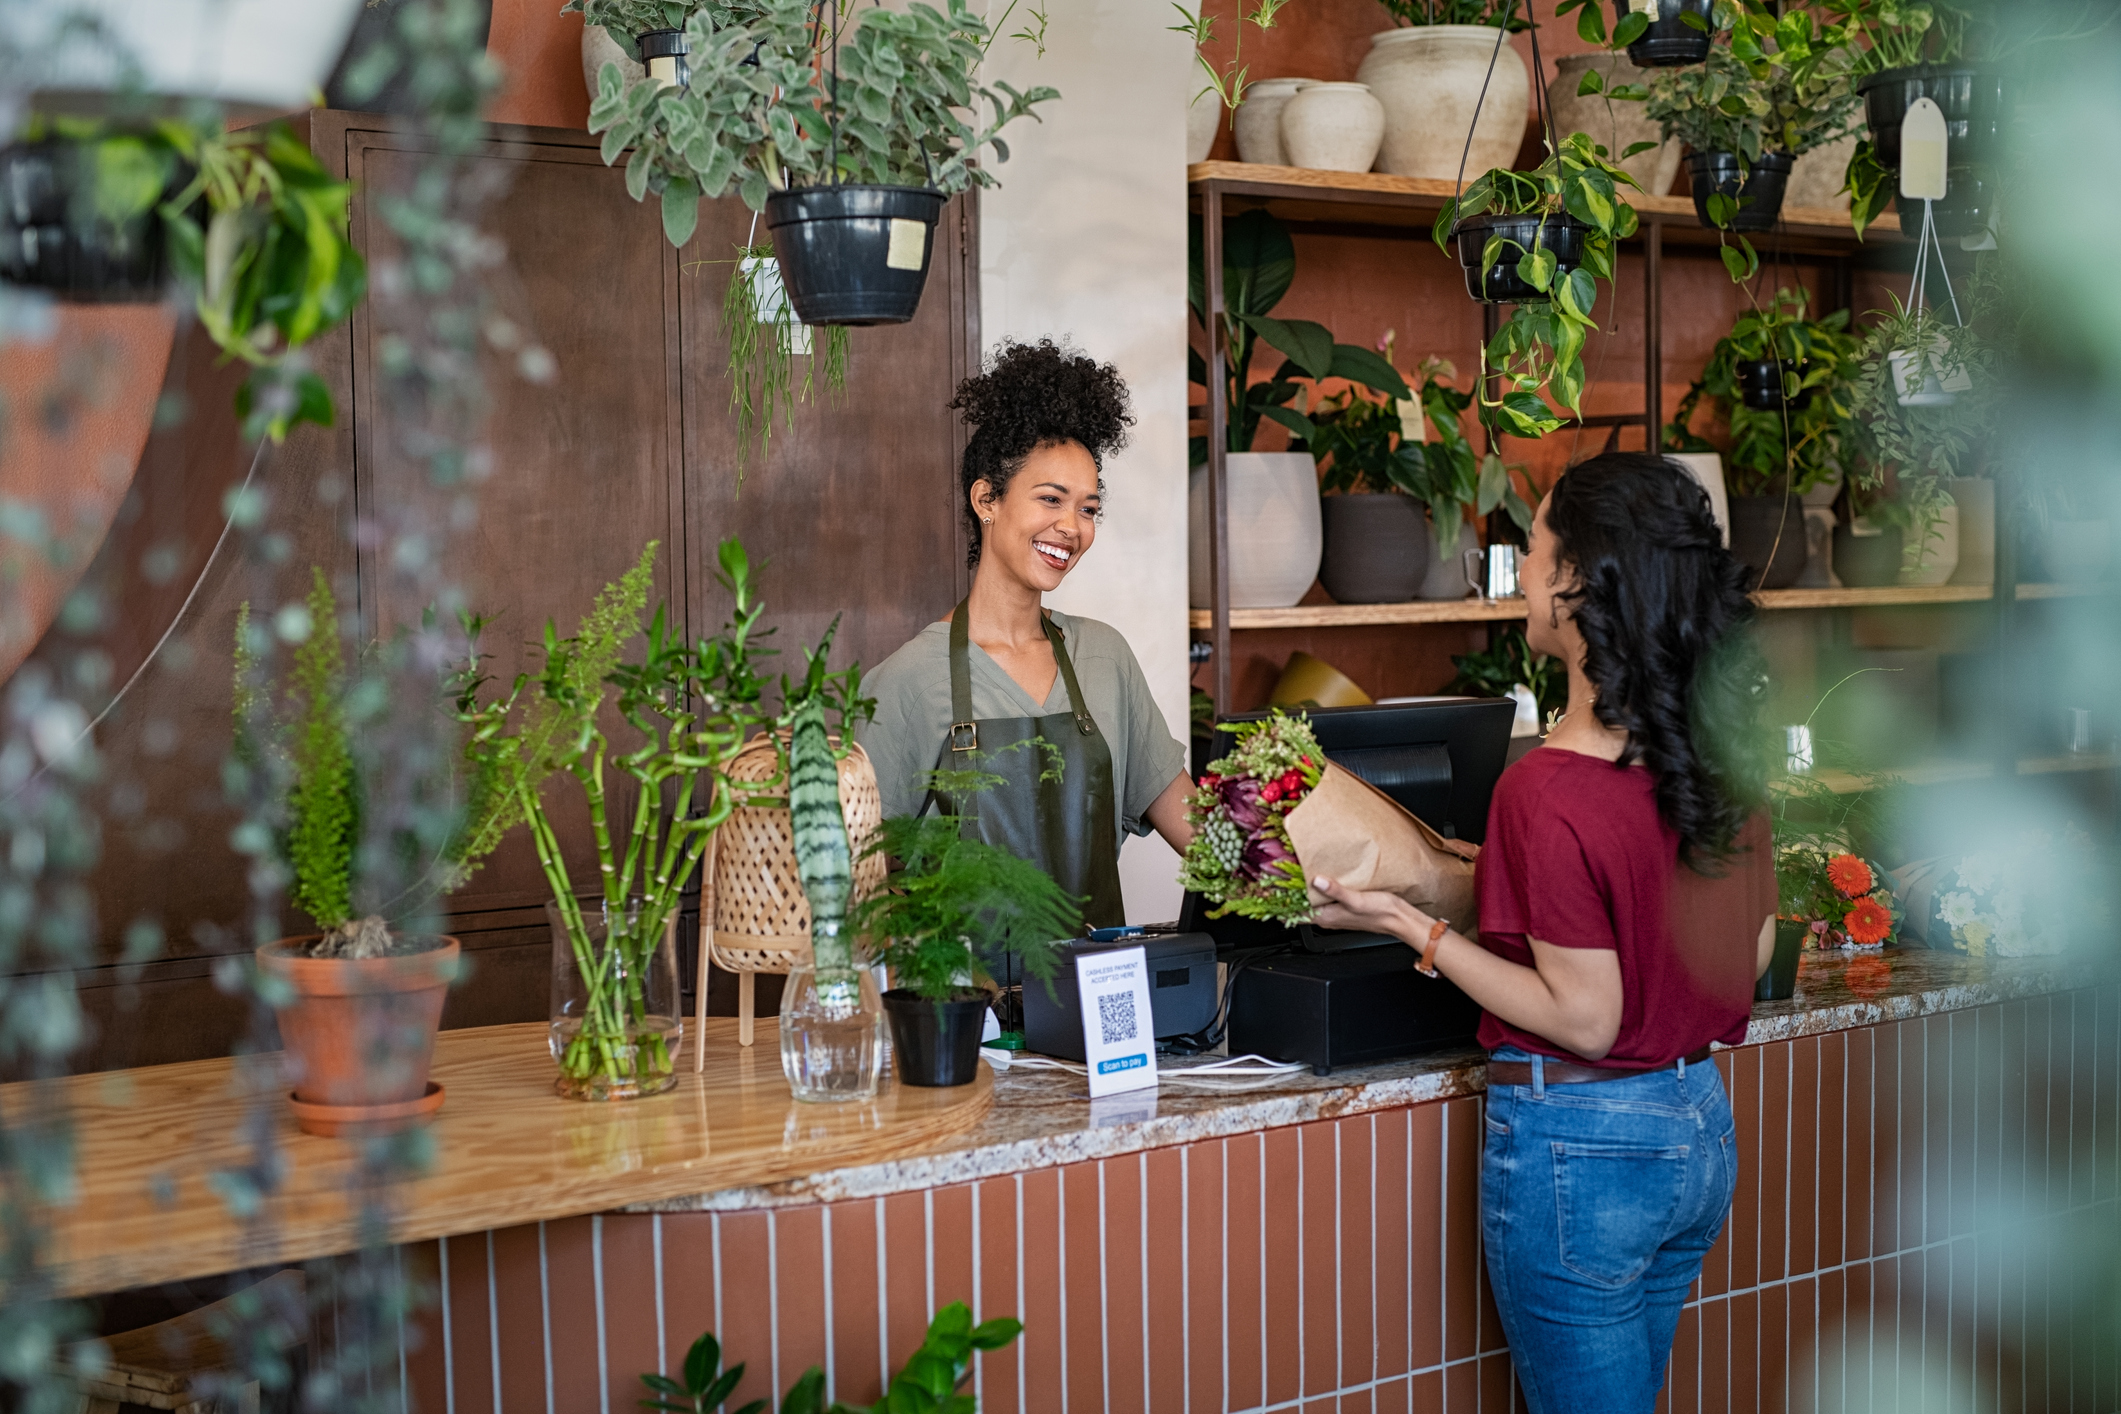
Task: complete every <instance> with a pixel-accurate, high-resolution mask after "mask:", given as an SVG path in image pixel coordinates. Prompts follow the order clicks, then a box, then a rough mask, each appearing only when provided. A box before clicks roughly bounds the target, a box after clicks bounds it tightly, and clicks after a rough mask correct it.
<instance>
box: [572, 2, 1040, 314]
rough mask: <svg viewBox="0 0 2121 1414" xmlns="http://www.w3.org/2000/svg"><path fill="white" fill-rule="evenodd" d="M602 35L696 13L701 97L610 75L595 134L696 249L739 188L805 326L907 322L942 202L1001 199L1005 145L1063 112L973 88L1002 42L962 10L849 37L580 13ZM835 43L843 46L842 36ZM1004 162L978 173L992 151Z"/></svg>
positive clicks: (762, 15)
mask: <svg viewBox="0 0 2121 1414" xmlns="http://www.w3.org/2000/svg"><path fill="white" fill-rule="evenodd" d="M566 8H568V9H571V10H573V9H579V10H580V11H581V12H582V14H583V15H584V17H585V18H586V19H587V20H588V21H589V22H590V23H592V24H602V25H604V26H605V27H606V28H608V29H617V30H619V31H621V32H628V33H631V32H637V31H639V30H640V29H642V28H645V26H643V25H642V24H641V23H640V22H641V20H642V19H643V18H644V17H645V16H646V15H647V14H648V12H649V11H653V12H654V13H655V14H658V15H662V16H664V17H665V23H673V22H674V19H675V15H674V14H673V12H677V13H680V14H682V15H683V16H684V18H683V23H682V29H683V39H684V41H685V44H686V46H687V47H688V49H689V51H690V52H689V54H688V55H687V56H686V57H687V62H688V63H689V67H690V74H691V84H690V86H689V87H682V86H673V87H658V86H656V85H655V84H653V83H650V82H645V81H644V82H640V83H636V84H634V85H633V86H631V87H628V86H627V84H626V81H625V78H624V76H623V75H622V74H621V73H620V71H619V67H618V65H616V64H606V65H605V66H604V67H603V69H602V70H601V71H600V72H599V74H598V75H597V94H596V100H595V102H594V103H593V104H592V105H591V107H590V112H589V127H590V131H592V132H601V133H602V134H603V135H604V143H603V154H604V160H605V161H606V162H616V161H617V160H618V158H619V156H620V154H621V153H623V152H626V151H627V150H628V149H631V150H632V154H633V155H632V156H631V157H630V158H629V159H628V161H627V164H626V187H627V191H628V192H629V194H631V195H632V196H633V197H634V198H635V199H636V200H639V199H642V198H643V197H646V196H647V195H649V194H650V193H654V194H656V195H657V196H659V197H660V198H661V201H662V208H663V230H664V234H665V235H666V236H667V237H668V238H669V240H670V242H671V244H673V245H683V244H684V243H685V242H686V241H687V240H689V239H690V238H691V236H692V233H693V230H694V229H695V227H696V226H697V224H698V221H699V203H700V201H701V200H702V199H703V198H706V197H719V196H722V195H724V194H725V193H727V192H728V191H730V190H731V189H732V188H733V189H734V190H735V191H736V192H737V194H738V195H739V196H741V197H742V198H743V200H744V204H745V205H747V206H749V207H750V208H751V209H752V210H753V211H763V212H764V213H765V216H766V224H767V227H768V229H769V230H770V231H771V233H772V238H773V245H774V251H775V254H776V256H777V258H778V260H779V263H780V266H781V283H782V285H783V286H784V288H785V289H786V290H787V293H788V298H789V300H790V302H791V303H792V304H793V305H794V308H795V313H796V317H797V318H798V319H800V320H801V321H802V322H804V323H806V324H852V325H861V324H898V323H904V322H905V321H907V320H909V319H911V318H912V317H913V315H914V311H915V310H916V309H917V308H918V307H919V304H920V296H921V290H922V287H923V286H924V285H925V283H926V281H927V275H928V265H929V261H930V257H931V255H932V253H933V246H934V233H935V225H936V221H937V219H938V217H939V216H940V214H941V212H942V206H943V203H944V201H946V200H947V199H948V198H950V197H952V196H954V195H956V194H957V193H959V192H962V191H964V190H965V189H966V188H967V187H970V186H975V185H977V186H993V185H995V177H994V175H993V173H992V171H991V170H990V167H991V166H993V165H998V164H999V163H1001V162H1004V161H1006V160H1007V159H1008V155H1009V150H1008V146H1007V144H1006V143H1004V142H1003V141H1002V140H1001V138H1000V136H999V134H1000V130H1001V129H1002V128H1003V127H1005V126H1006V125H1007V124H1009V123H1011V122H1013V121H1014V120H1016V119H1017V118H1020V117H1023V116H1025V115H1026V114H1030V113H1032V111H1033V109H1034V108H1035V107H1036V105H1038V104H1040V103H1044V102H1048V101H1050V100H1052V99H1055V98H1058V97H1059V96H1060V95H1059V93H1058V92H1057V91H1056V90H1054V89H1051V88H1046V87H1038V88H1032V89H1028V90H1021V91H1020V90H1018V89H1016V88H1013V87H1011V86H1010V85H1008V84H1006V83H996V84H995V85H994V86H992V87H988V86H986V85H983V84H980V83H978V82H977V81H976V74H977V70H978V68H979V64H980V61H981V60H982V59H983V58H984V57H985V54H986V51H987V47H988V45H989V43H990V42H991V41H992V38H993V36H992V32H991V31H990V30H989V29H988V27H987V24H986V22H985V21H984V20H983V19H981V18H980V16H979V15H978V14H976V13H974V12H973V11H972V10H971V9H970V8H969V7H968V6H967V4H966V3H965V0H949V3H948V6H947V9H946V10H938V9H935V8H932V7H930V6H927V5H921V6H915V7H912V8H909V9H907V10H905V11H898V10H892V9H886V8H884V7H882V6H876V7H873V8H870V9H866V10H863V11H862V12H861V13H860V16H859V18H858V19H857V20H856V21H855V22H854V23H853V24H852V25H851V26H845V25H842V23H841V19H842V16H841V13H840V6H839V4H838V3H837V0H756V3H753V4H748V5H746V6H744V7H741V9H739V10H732V9H730V8H729V7H726V6H712V7H710V6H708V5H707V4H706V0H653V2H652V3H651V0H570V3H569V4H568V5H567V7H566ZM835 35H839V36H840V42H839V43H838V44H837V45H835V44H834V43H833V37H834V36H835ZM990 147H991V148H992V149H993V156H992V159H991V161H989V162H984V163H980V164H978V165H974V162H973V159H974V158H976V157H978V156H980V154H981V153H982V152H983V151H984V150H985V149H987V148H990Z"/></svg>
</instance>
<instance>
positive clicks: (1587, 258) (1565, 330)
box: [1434, 133, 1640, 437]
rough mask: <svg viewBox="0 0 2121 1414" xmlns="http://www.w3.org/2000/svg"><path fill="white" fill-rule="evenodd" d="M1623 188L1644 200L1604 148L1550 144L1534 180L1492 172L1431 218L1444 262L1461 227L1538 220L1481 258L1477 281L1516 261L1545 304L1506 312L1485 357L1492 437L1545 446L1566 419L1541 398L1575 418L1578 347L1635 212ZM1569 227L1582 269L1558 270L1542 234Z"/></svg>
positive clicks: (1490, 242) (1483, 402) (1580, 137)
mask: <svg viewBox="0 0 2121 1414" xmlns="http://www.w3.org/2000/svg"><path fill="white" fill-rule="evenodd" d="M1623 185H1626V186H1631V187H1636V188H1637V190H1640V187H1639V184H1638V183H1637V182H1636V181H1635V179H1634V178H1633V177H1631V176H1629V175H1628V174H1627V173H1626V172H1623V171H1622V170H1621V169H1620V168H1618V167H1616V166H1614V165H1613V164H1612V163H1611V162H1609V161H1608V160H1607V152H1606V149H1605V148H1604V147H1603V146H1602V145H1600V144H1598V143H1595V142H1593V141H1592V140H1591V139H1590V137H1589V136H1588V135H1586V134H1584V133H1571V134H1569V136H1568V137H1566V138H1563V139H1562V140H1561V143H1560V144H1559V146H1555V145H1553V144H1551V143H1550V144H1549V145H1548V149H1547V160H1546V161H1544V162H1542V163H1540V164H1539V166H1538V167H1536V168H1534V169H1533V170H1532V171H1530V172H1511V171H1507V170H1505V169H1503V168H1500V167H1497V168H1495V169H1493V170H1492V171H1489V172H1486V173H1483V174H1482V175H1481V176H1480V177H1478V178H1476V179H1475V180H1474V181H1473V182H1472V183H1471V184H1470V185H1468V186H1467V187H1466V189H1465V191H1464V193H1463V194H1461V195H1460V196H1459V197H1458V198H1457V199H1455V200H1453V201H1451V202H1449V203H1447V204H1446V205H1445V206H1444V208H1443V210H1442V211H1440V212H1438V213H1437V216H1436V227H1435V232H1434V234H1435V238H1436V244H1437V246H1438V247H1439V248H1441V249H1443V250H1444V251H1446V252H1448V251H1449V250H1450V249H1451V244H1450V243H1451V238H1452V236H1453V235H1454V233H1455V232H1456V231H1457V228H1458V226H1459V225H1460V223H1462V222H1465V221H1469V220H1472V219H1473V218H1475V217H1478V216H1485V215H1489V214H1494V215H1536V216H1538V217H1539V218H1540V221H1539V226H1538V231H1537V233H1536V234H1535V235H1534V237H1533V240H1532V243H1531V244H1530V245H1529V246H1527V245H1525V244H1523V243H1522V242H1519V241H1516V240H1512V239H1510V238H1509V237H1506V236H1503V235H1501V234H1499V233H1497V234H1490V235H1489V236H1488V237H1487V240H1486V242H1485V243H1484V244H1483V246H1482V248H1481V255H1480V269H1481V274H1482V276H1483V277H1485V276H1486V275H1487V272H1489V271H1491V270H1493V269H1494V268H1495V266H1496V265H1497V264H1498V263H1499V262H1500V261H1502V260H1503V259H1505V258H1506V257H1508V255H1509V253H1510V252H1512V251H1514V252H1516V255H1515V266H1516V270H1517V274H1518V276H1519V278H1521V279H1522V280H1524V281H1525V283H1527V284H1529V285H1530V286H1531V287H1532V288H1533V289H1535V290H1537V291H1539V292H1540V293H1542V294H1543V295H1545V296H1546V298H1545V299H1543V300H1540V301H1538V302H1536V303H1528V304H1520V305H1516V306H1514V307H1512V309H1511V310H1510V317H1509V318H1508V319H1506V320H1504V321H1503V325H1502V327H1501V328H1500V329H1498V330H1496V332H1495V337H1494V338H1492V339H1490V340H1489V341H1488V343H1487V345H1486V347H1485V348H1483V349H1482V350H1481V392H1480V409H1481V420H1482V421H1483V422H1485V423H1486V424H1487V425H1488V426H1490V427H1491V428H1493V429H1495V430H1496V431H1499V432H1506V433H1509V434H1511V435H1514V436H1518V437H1544V436H1545V435H1546V434H1547V433H1549V432H1552V431H1553V430H1554V429H1556V428H1557V427H1559V426H1561V424H1562V422H1563V421H1564V419H1563V418H1561V417H1560V416H1557V415H1556V414H1555V412H1554V409H1553V408H1552V407H1550V406H1549V405H1548V403H1547V400H1546V398H1544V397H1542V396H1540V392H1541V390H1542V389H1544V390H1545V391H1546V392H1547V393H1548V394H1550V395H1551V396H1552V398H1553V400H1554V401H1555V402H1556V403H1558V404H1560V405H1561V407H1562V408H1564V409H1566V410H1567V411H1568V412H1570V413H1574V414H1577V415H1578V416H1580V415H1581V413H1582V409H1581V406H1580V405H1581V402H1582V399H1583V383H1584V373H1583V347H1584V342H1585V340H1586V338H1587V337H1588V336H1589V334H1590V332H1591V331H1592V330H1593V329H1596V328H1597V327H1598V324H1597V322H1596V321H1595V320H1594V319H1593V318H1592V317H1591V315H1592V311H1593V310H1595V309H1596V308H1597V304H1598V282H1600V281H1603V282H1604V283H1605V284H1607V285H1608V286H1610V285H1611V284H1612V282H1613V258H1614V249H1615V245H1616V243H1617V242H1619V241H1623V240H1626V239H1627V238H1628V237H1629V236H1632V235H1633V234H1635V227H1636V218H1635V208H1633V207H1632V206H1630V205H1628V204H1627V202H1626V201H1625V200H1624V199H1622V197H1621V195H1620V188H1621V187H1622V186H1623ZM1570 222H1573V223H1574V224H1575V225H1576V226H1578V227H1579V228H1580V232H1581V241H1582V248H1583V260H1582V263H1581V264H1580V265H1578V266H1576V267H1575V268H1573V269H1564V268H1562V265H1561V262H1560V260H1559V258H1558V257H1557V256H1556V255H1555V253H1554V250H1553V248H1552V247H1551V246H1550V245H1549V244H1548V236H1547V232H1548V230H1549V228H1550V227H1559V226H1561V225H1562V224H1563V223H1570ZM1490 374H1494V375H1499V376H1500V377H1501V379H1502V383H1503V392H1502V395H1501V396H1500V397H1496V398H1490V397H1489V396H1488V392H1487V380H1488V377H1489V375H1490Z"/></svg>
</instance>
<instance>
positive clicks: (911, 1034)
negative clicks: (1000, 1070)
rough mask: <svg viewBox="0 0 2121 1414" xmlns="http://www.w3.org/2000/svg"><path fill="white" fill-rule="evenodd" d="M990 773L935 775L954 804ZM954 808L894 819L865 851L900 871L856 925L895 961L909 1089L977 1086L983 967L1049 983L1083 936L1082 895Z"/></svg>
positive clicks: (891, 1006)
mask: <svg viewBox="0 0 2121 1414" xmlns="http://www.w3.org/2000/svg"><path fill="white" fill-rule="evenodd" d="M992 779H993V778H992V777H985V776H983V775H982V774H981V773H980V772H978V771H937V772H933V773H931V784H932V786H933V787H934V789H935V790H936V791H937V792H938V793H940V794H941V795H942V796H944V797H945V798H946V799H949V800H952V801H962V800H965V799H966V798H967V797H968V796H970V795H972V794H976V793H977V792H978V791H979V790H980V789H982V788H984V786H985V784H986V783H987V782H989V781H991V780H992ZM964 824H965V821H964V819H963V818H962V817H961V816H960V815H958V814H956V813H952V814H947V815H921V816H894V817H892V818H890V819H887V820H885V821H884V823H883V826H882V828H881V829H880V830H879V831H878V833H877V838H876V841H875V842H874V843H873V844H871V845H870V846H869V848H870V849H871V850H872V851H874V852H876V853H879V854H883V855H886V856H888V857H889V858H890V859H891V860H892V862H893V867H892V870H891V874H890V877H889V879H888V881H887V885H886V888H885V891H884V892H883V893H880V894H878V895H877V896H876V897H874V898H871V899H869V900H867V901H866V902H864V903H862V904H859V905H857V906H856V907H855V908H854V909H853V911H852V912H851V913H850V915H849V919H850V922H851V924H852V926H853V927H854V929H855V930H856V931H857V932H859V933H861V934H862V935H863V936H865V937H867V938H868V939H869V940H870V955H871V956H872V957H873V958H874V959H875V960H876V961H878V962H881V963H883V964H885V965H886V966H887V967H889V968H890V969H891V979H892V981H893V983H894V984H895V985H894V986H893V987H892V988H891V990H889V991H887V992H885V993H884V1016H885V1019H886V1020H887V1021H888V1022H889V1023H890V1026H891V1053H892V1057H893V1060H892V1064H893V1066H894V1067H895V1069H896V1071H897V1073H898V1078H899V1079H900V1080H901V1081H903V1082H905V1083H906V1084H908V1085H923V1086H951V1085H969V1084H971V1083H972V1081H973V1079H974V1078H975V1077H976V1076H977V1074H978V1067H979V1038H980V1028H981V1024H982V1022H983V1020H984V1018H985V1016H986V1012H987V1006H988V1003H989V1001H990V999H991V996H992V991H991V979H990V978H989V977H988V975H987V964H988V963H989V962H992V961H995V960H998V959H1000V958H1002V957H1010V958H1013V959H1014V960H1015V962H1016V963H1017V964H1018V965H1019V966H1021V968H1022V969H1023V972H1024V973H1025V974H1026V975H1028V976H1030V977H1034V978H1037V979H1038V980H1039V981H1041V982H1044V981H1046V980H1047V979H1049V978H1051V977H1052V976H1053V971H1054V968H1055V966H1056V959H1057V956H1058V953H1057V951H1056V948H1055V944H1056V943H1059V942H1061V941H1064V940H1066V939H1068V938H1073V937H1076V936H1078V935H1079V934H1080V933H1081V932H1082V924H1083V916H1082V907H1081V905H1080V903H1079V902H1078V901H1077V900H1075V899H1073V898H1070V897H1069V896H1068V895H1067V894H1066V893H1064V892H1062V890H1061V887H1060V885H1058V884H1056V883H1054V882H1053V879H1052V876H1050V875H1048V874H1047V873H1046V872H1045V871H1044V870H1043V869H1040V868H1038V867H1037V866H1036V865H1034V864H1028V863H1026V862H1025V861H1023V860H1021V859H1019V858H1017V857H1016V856H1015V855H1013V854H1011V853H1009V852H1008V851H1007V850H1004V849H997V848H995V847H994V846H993V845H989V844H983V843H981V842H980V841H979V840H976V839H971V838H968V837H967V836H966V835H965V834H964V828H963V827H964Z"/></svg>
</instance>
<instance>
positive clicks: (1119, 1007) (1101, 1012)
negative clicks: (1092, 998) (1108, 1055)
mask: <svg viewBox="0 0 2121 1414" xmlns="http://www.w3.org/2000/svg"><path fill="white" fill-rule="evenodd" d="M1097 1024H1098V1027H1099V1029H1101V1030H1102V1031H1103V1032H1104V1035H1105V1041H1104V1044H1106V1045H1108V1046H1115V1045H1118V1044H1119V1043H1120V1042H1121V1041H1131V1040H1133V1039H1134V1038H1135V1035H1136V1032H1135V1029H1134V993H1132V992H1107V993H1105V994H1104V995H1103V996H1101V997H1099V998H1098V999H1097Z"/></svg>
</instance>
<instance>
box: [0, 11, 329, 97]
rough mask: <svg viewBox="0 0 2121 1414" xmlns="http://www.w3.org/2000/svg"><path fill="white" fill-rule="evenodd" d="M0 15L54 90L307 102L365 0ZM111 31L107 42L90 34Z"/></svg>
mask: <svg viewBox="0 0 2121 1414" xmlns="http://www.w3.org/2000/svg"><path fill="white" fill-rule="evenodd" d="M18 8H19V9H20V11H21V13H20V14H18V15H15V16H11V17H7V18H5V19H0V27H4V28H5V30H6V31H7V32H6V34H5V35H4V36H0V38H4V40H5V41H6V43H7V44H9V45H10V46H12V47H16V48H19V49H20V51H21V52H23V53H25V54H33V55H36V56H38V58H39V59H40V60H41V61H42V64H41V71H40V72H39V73H38V74H37V85H38V87H40V88H43V89H47V90H61V89H66V90H75V91H82V92H87V93H107V92H112V91H115V90H117V89H120V88H124V87H130V86H131V85H130V84H129V83H128V81H127V76H128V69H129V68H130V67H131V66H132V65H137V66H138V69H137V74H138V81H139V87H140V88H141V89H142V90H144V91H145V92H147V93H151V94H157V95H178V96H182V97H186V98H212V99H219V100H221V101H223V102H227V103H236V104H244V105H250V106H253V107H261V108H270V109H273V110H275V111H279V112H286V111H288V110H290V109H300V108H307V107H308V106H309V103H310V93H311V91H312V90H314V89H319V88H322V87H323V86H324V80H325V79H326V78H328V77H330V75H331V71H332V67H333V66H334V65H335V64H337V63H338V60H339V54H340V52H341V51H342V50H344V49H345V47H346V37H347V35H348V34H350V33H351V32H352V30H353V26H354V20H355V18H356V17H357V16H358V15H359V14H360V11H361V0H66V3H64V4H59V3H43V4H35V5H28V6H21V7H18ZM99 34H100V35H107V36H109V39H108V40H104V39H98V38H92V37H91V36H94V35H99Z"/></svg>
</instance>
